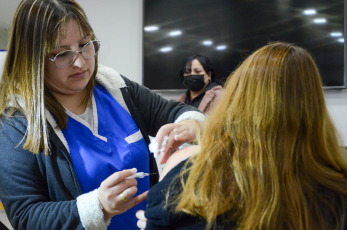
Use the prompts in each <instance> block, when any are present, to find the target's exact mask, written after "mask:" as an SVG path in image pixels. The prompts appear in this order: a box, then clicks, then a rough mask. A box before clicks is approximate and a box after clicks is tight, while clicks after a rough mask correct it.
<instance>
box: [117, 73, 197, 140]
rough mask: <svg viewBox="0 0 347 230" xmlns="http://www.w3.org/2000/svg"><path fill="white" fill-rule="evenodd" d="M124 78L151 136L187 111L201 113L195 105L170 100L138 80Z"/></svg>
mask: <svg viewBox="0 0 347 230" xmlns="http://www.w3.org/2000/svg"><path fill="white" fill-rule="evenodd" d="M123 79H124V81H125V83H126V85H127V86H128V88H129V90H128V92H129V94H130V97H131V100H132V102H133V103H134V105H135V107H136V108H137V109H138V111H139V112H140V115H141V117H142V120H143V121H144V123H145V124H144V125H145V126H146V129H147V131H148V133H149V134H150V135H151V136H155V134H156V132H157V131H158V130H159V129H160V127H161V126H163V125H165V124H168V123H173V122H175V120H176V119H177V118H178V117H179V116H180V115H182V114H183V113H185V112H188V111H195V112H198V113H201V112H200V111H199V110H198V109H197V108H195V107H193V106H188V105H185V104H184V103H182V102H178V101H174V100H170V101H168V100H166V99H165V98H163V97H161V96H160V95H158V94H156V93H154V92H152V91H151V90H150V89H148V88H146V87H144V86H142V85H139V84H137V83H136V82H133V81H130V80H129V79H127V78H125V77H123Z"/></svg>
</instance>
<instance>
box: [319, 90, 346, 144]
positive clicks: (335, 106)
mask: <svg viewBox="0 0 347 230" xmlns="http://www.w3.org/2000/svg"><path fill="white" fill-rule="evenodd" d="M324 94H325V100H326V103H327V106H328V110H329V112H330V115H331V117H332V119H333V121H334V122H335V125H336V127H337V130H338V131H339V133H340V135H341V139H342V142H343V145H344V146H347V90H346V89H343V90H325V91H324Z"/></svg>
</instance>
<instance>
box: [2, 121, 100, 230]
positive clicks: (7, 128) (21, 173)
mask: <svg viewBox="0 0 347 230" xmlns="http://www.w3.org/2000/svg"><path fill="white" fill-rule="evenodd" d="M25 123H26V122H25V121H24V118H23V120H20V119H19V120H18V119H17V118H10V119H6V120H4V119H3V120H2V122H1V123H0V146H1V150H0V172H1V173H0V199H1V200H2V202H3V204H4V207H5V211H6V214H7V216H8V218H9V220H10V222H11V225H12V226H13V228H14V229H38V230H39V229H84V228H83V226H82V223H81V220H80V215H79V210H78V207H77V201H76V199H71V200H64V199H62V200H60V201H52V200H50V198H49V197H50V195H51V194H52V193H56V192H58V190H54V191H51V190H49V189H48V186H47V184H48V183H50V181H47V178H45V174H44V173H42V171H40V167H41V169H42V167H43V166H42V165H40V164H39V163H38V160H37V159H38V158H37V157H38V155H37V154H33V153H32V152H30V151H28V150H24V149H23V143H24V141H25V140H22V139H23V137H24V135H25V130H26V125H25ZM38 154H43V153H38ZM43 171H44V170H43ZM58 179H59V178H58ZM60 179H61V180H63V178H60ZM82 196H90V197H91V196H92V195H88V194H84V195H82ZM102 224H103V225H99V227H98V228H93V229H106V227H105V226H106V225H105V223H102ZM100 226H101V227H100ZM89 229H90V228H89Z"/></svg>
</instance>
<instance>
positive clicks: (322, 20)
mask: <svg viewBox="0 0 347 230" xmlns="http://www.w3.org/2000/svg"><path fill="white" fill-rule="evenodd" d="M313 22H314V23H316V24H324V23H326V22H327V20H326V19H325V18H315V19H313Z"/></svg>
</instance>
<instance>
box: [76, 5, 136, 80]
mask: <svg viewBox="0 0 347 230" xmlns="http://www.w3.org/2000/svg"><path fill="white" fill-rule="evenodd" d="M79 2H80V4H81V5H82V7H83V8H84V10H85V11H86V14H87V16H88V18H89V21H90V23H91V25H92V27H93V29H94V30H95V33H96V35H97V37H98V39H99V40H101V41H102V44H101V50H100V55H99V59H100V61H99V63H102V64H104V65H107V66H110V67H113V68H114V69H116V70H117V71H118V72H119V73H121V74H123V75H125V76H126V77H128V78H130V79H132V80H134V81H136V82H138V83H142V72H143V71H142V21H143V19H142V15H143V14H142V7H143V6H142V5H143V1H142V0H126V1H124V0H102V1H94V0H83V1H82V0H80V1H79Z"/></svg>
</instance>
